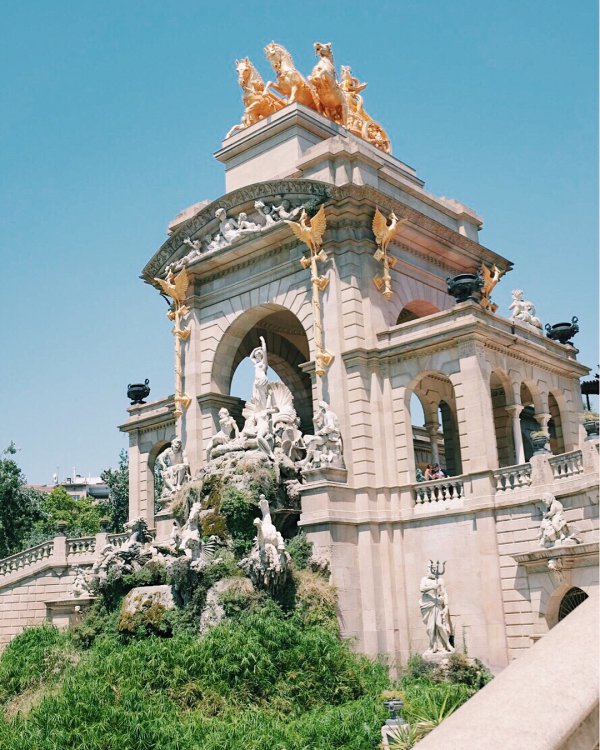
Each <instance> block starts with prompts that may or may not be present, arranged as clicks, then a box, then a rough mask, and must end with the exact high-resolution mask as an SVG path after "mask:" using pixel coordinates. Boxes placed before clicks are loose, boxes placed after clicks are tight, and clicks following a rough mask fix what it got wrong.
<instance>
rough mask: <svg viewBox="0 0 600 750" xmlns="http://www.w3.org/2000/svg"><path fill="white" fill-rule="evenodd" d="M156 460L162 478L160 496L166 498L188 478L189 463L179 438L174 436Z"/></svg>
mask: <svg viewBox="0 0 600 750" xmlns="http://www.w3.org/2000/svg"><path fill="white" fill-rule="evenodd" d="M157 461H158V465H159V466H160V469H161V471H160V475H161V477H162V480H163V492H162V497H163V498H168V497H169V496H170V495H173V494H174V493H175V492H177V490H178V489H180V488H181V487H183V485H184V484H185V483H186V482H188V481H189V480H190V465H189V462H188V460H187V457H186V455H185V453H184V452H183V444H182V442H181V440H180V439H179V438H175V439H174V440H173V441H172V442H171V447H170V448H167V449H166V450H165V451H163V452H162V453H161V454H160V455H159V456H158V458H157Z"/></svg>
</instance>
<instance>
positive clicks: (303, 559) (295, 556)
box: [286, 532, 313, 570]
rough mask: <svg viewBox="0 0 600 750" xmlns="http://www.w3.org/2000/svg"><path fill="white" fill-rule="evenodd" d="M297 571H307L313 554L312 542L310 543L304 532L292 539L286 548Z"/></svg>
mask: <svg viewBox="0 0 600 750" xmlns="http://www.w3.org/2000/svg"><path fill="white" fill-rule="evenodd" d="M286 549H287V551H288V552H289V554H290V557H291V558H292V561H293V563H294V566H295V568H296V569H297V570H305V569H306V568H308V563H309V562H310V558H311V557H312V553H313V545H312V542H309V541H308V539H307V538H306V534H305V533H304V532H300V534H297V535H296V536H295V537H293V538H292V539H290V541H289V542H288V543H287V547H286Z"/></svg>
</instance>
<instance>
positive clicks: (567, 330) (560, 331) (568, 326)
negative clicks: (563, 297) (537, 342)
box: [545, 316, 579, 344]
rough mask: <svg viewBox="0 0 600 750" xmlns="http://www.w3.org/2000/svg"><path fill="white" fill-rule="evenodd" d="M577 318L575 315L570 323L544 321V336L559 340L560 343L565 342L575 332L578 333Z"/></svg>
mask: <svg viewBox="0 0 600 750" xmlns="http://www.w3.org/2000/svg"><path fill="white" fill-rule="evenodd" d="M577 323H578V320H577V318H576V317H575V316H573V318H572V319H571V322H570V323H554V325H550V323H546V326H545V328H546V336H547V337H548V338H549V339H553V340H554V341H560V343H561V344H567V343H568V342H569V340H570V339H572V338H573V336H574V335H575V334H576V333H579V326H578V325H577Z"/></svg>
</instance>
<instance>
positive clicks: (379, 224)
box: [372, 208, 408, 299]
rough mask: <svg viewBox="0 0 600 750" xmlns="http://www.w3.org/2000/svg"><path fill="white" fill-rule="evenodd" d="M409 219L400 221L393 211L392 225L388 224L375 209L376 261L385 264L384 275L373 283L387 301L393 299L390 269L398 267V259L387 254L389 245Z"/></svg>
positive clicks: (377, 277) (376, 277)
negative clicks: (400, 227)
mask: <svg viewBox="0 0 600 750" xmlns="http://www.w3.org/2000/svg"><path fill="white" fill-rule="evenodd" d="M406 221H408V220H407V219H398V217H397V216H396V214H395V213H394V212H393V211H392V213H391V214H390V223H389V224H388V223H387V220H386V218H385V216H384V215H383V214H382V213H381V211H380V210H379V209H378V208H375V216H373V225H372V227H373V234H374V235H375V242H376V243H377V250H376V251H375V254H374V256H373V257H374V258H375V260H378V261H382V262H383V274H382V275H381V276H375V278H374V279H373V283H374V284H375V286H376V287H377V289H379V290H380V291H382V292H383V295H384V296H385V297H386V299H390V298H391V297H392V277H391V275H390V268H393V267H394V266H395V265H396V259H395V258H394V257H393V256H391V255H389V254H388V252H387V249H388V245H389V244H390V242H391V241H392V238H393V236H394V234H395V232H396V229H397V228H398V227H399V226H400V225H401V224H404V222H406Z"/></svg>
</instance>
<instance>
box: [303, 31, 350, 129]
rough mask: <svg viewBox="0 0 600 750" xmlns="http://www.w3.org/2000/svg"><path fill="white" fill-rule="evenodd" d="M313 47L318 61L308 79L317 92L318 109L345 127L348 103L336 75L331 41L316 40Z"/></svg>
mask: <svg viewBox="0 0 600 750" xmlns="http://www.w3.org/2000/svg"><path fill="white" fill-rule="evenodd" d="M314 49H315V54H316V55H317V57H318V58H319V61H318V63H317V64H316V65H315V67H314V68H313V69H312V73H311V74H310V75H309V76H308V80H309V82H310V83H312V85H313V86H314V88H315V91H316V92H317V96H318V98H319V104H320V108H319V111H320V112H321V114H323V115H325V117H329V119H330V120H333V121H334V122H337V123H339V124H340V125H344V127H345V126H346V124H347V121H348V105H347V103H346V97H345V95H344V92H343V91H342V89H341V87H340V84H339V82H338V80H337V77H336V73H335V63H334V62H333V52H332V51H331V42H328V43H327V44H321V43H320V42H316V43H315V45H314Z"/></svg>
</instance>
